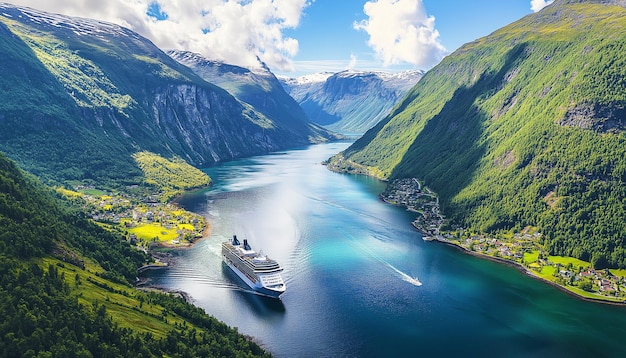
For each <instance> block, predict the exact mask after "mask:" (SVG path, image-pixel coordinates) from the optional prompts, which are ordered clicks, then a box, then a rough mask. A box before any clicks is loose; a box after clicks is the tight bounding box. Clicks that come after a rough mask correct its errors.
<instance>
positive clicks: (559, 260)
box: [548, 256, 590, 269]
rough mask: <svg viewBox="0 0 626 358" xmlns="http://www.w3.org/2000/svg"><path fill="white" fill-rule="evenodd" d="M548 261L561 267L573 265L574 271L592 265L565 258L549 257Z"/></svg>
mask: <svg viewBox="0 0 626 358" xmlns="http://www.w3.org/2000/svg"><path fill="white" fill-rule="evenodd" d="M548 261H551V262H553V263H555V264H560V265H561V266H567V265H569V264H572V267H573V268H574V269H577V268H578V267H581V268H583V269H586V268H588V267H589V265H590V264H589V262H586V261H583V260H579V259H575V258H573V257H565V256H548Z"/></svg>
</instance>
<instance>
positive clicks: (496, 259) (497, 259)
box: [411, 225, 626, 307]
mask: <svg viewBox="0 0 626 358" xmlns="http://www.w3.org/2000/svg"><path fill="white" fill-rule="evenodd" d="M411 226H413V227H414V228H415V226H414V225H411ZM418 231H419V230H418ZM420 233H421V234H422V235H423V233H422V232H421V231H420ZM424 241H430V242H432V241H434V242H438V243H441V244H444V245H447V246H452V247H455V248H456V249H458V250H461V251H463V252H464V253H466V254H468V255H471V256H474V257H478V258H481V259H487V260H489V261H492V262H497V263H500V264H504V265H507V266H510V267H513V268H515V269H517V270H518V271H520V272H521V273H523V274H525V275H526V276H528V277H531V278H533V279H537V280H539V281H541V282H544V283H547V284H548V285H550V286H552V287H555V288H557V289H558V290H559V291H561V292H564V293H566V294H568V295H570V296H572V297H575V298H578V299H580V300H583V301H587V302H592V303H598V304H605V305H606V304H609V305H613V306H621V307H626V301H622V302H618V301H609V300H603V299H601V298H592V297H585V296H582V295H580V294H578V293H576V292H573V291H570V290H568V289H567V288H565V287H563V286H561V285H559V284H557V283H555V282H552V281H550V280H546V279H545V278H543V277H540V276H538V275H537V274H535V273H534V272H533V271H532V270H529V269H528V268H527V267H526V266H524V265H522V264H520V263H518V262H514V261H511V260H508V259H505V258H502V257H495V256H489V255H485V254H481V253H479V252H475V251H470V250H468V249H466V248H464V247H462V246H459V245H457V244H455V243H453V242H450V241H447V240H445V239H439V238H436V237H433V238H431V239H429V240H424Z"/></svg>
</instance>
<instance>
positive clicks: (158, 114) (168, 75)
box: [0, 3, 329, 183]
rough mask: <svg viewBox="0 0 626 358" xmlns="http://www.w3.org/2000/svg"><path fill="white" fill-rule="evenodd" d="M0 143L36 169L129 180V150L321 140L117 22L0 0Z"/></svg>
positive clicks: (249, 149) (207, 155) (195, 159)
mask: <svg viewBox="0 0 626 358" xmlns="http://www.w3.org/2000/svg"><path fill="white" fill-rule="evenodd" d="M0 10H1V11H0V150H2V151H4V152H5V153H6V154H7V155H8V156H9V157H10V158H12V159H13V160H15V161H16V162H18V163H19V165H20V166H21V167H22V168H25V169H27V170H28V171H29V172H31V173H34V174H36V175H38V176H40V177H42V178H51V179H56V180H59V179H65V180H67V179H71V180H95V181H99V182H102V181H111V182H116V183H136V182H137V181H138V180H137V178H136V177H138V176H141V171H140V170H139V168H137V166H136V163H135V161H134V160H133V158H132V154H133V153H136V152H138V151H142V150H147V151H150V152H153V153H157V154H159V155H161V156H163V157H165V158H171V157H174V156H178V157H180V158H183V159H184V160H186V161H187V162H189V163H190V164H192V165H195V166H205V165H210V164H213V163H215V162H219V161H223V160H229V159H233V158H237V157H243V156H247V155H254V154H261V153H267V152H269V151H272V150H279V149H284V148H288V147H292V146H299V145H305V144H308V143H310V142H312V140H311V138H314V139H315V140H316V141H323V140H326V139H327V138H329V137H326V136H325V135H326V134H327V132H325V131H319V132H318V131H316V130H315V128H312V127H309V126H305V125H303V126H300V127H298V128H299V130H300V131H294V130H293V128H294V126H293V125H290V126H289V127H286V126H285V125H284V124H281V123H279V122H277V121H275V120H273V119H272V118H268V117H266V116H264V115H263V114H261V113H260V112H258V111H256V110H255V109H254V108H252V107H250V106H249V105H246V104H243V103H241V102H239V101H238V100H237V99H235V98H234V97H233V96H231V95H230V94H228V93H227V92H226V91H225V90H223V89H221V88H219V87H217V86H215V85H213V84H210V83H208V82H206V81H205V80H203V79H202V78H200V77H199V76H198V75H196V74H195V73H194V72H193V71H192V70H190V69H189V68H187V67H185V66H183V65H181V64H179V63H178V62H176V61H175V60H173V59H172V58H170V57H169V56H167V55H166V54H165V53H164V52H163V51H161V50H160V49H159V48H157V47H156V46H155V45H154V44H152V43H151V42H150V41H149V40H147V39H145V38H143V37H141V36H140V35H138V34H137V33H134V32H132V31H130V30H128V29H126V28H123V27H120V26H117V25H113V24H110V23H105V22H99V21H95V20H89V19H80V18H72V17H67V16H62V15H54V14H49V13H45V12H41V11H37V10H34V9H30V8H23V7H16V6H13V5H10V4H4V3H3V4H0Z"/></svg>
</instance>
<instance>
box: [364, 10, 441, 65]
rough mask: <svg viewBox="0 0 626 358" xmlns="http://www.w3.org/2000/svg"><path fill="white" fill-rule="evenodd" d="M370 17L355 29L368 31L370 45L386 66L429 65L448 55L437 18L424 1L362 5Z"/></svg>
mask: <svg viewBox="0 0 626 358" xmlns="http://www.w3.org/2000/svg"><path fill="white" fill-rule="evenodd" d="M363 11H364V12H365V14H366V15H367V16H368V19H367V20H363V21H361V22H355V23H354V28H355V29H357V30H364V31H366V32H367V33H368V34H369V36H370V38H369V41H368V45H369V46H370V47H371V48H372V49H373V50H374V51H375V52H376V53H377V55H378V56H379V57H380V58H381V59H382V60H383V63H384V64H385V66H390V65H396V64H401V63H410V64H413V65H415V66H420V67H430V66H433V65H435V64H436V63H438V62H439V61H440V60H441V59H442V58H443V56H444V55H445V54H446V49H445V48H444V47H443V45H442V44H441V43H440V42H439V40H438V37H439V32H438V31H437V30H436V29H435V18H434V17H432V16H430V17H429V16H428V15H427V14H426V9H425V8H424V4H423V3H422V0H376V1H368V2H366V3H365V5H364V6H363Z"/></svg>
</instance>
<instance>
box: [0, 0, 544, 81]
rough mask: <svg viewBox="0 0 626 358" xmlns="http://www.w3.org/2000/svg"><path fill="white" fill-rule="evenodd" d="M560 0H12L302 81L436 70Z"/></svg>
mask: <svg viewBox="0 0 626 358" xmlns="http://www.w3.org/2000/svg"><path fill="white" fill-rule="evenodd" d="M552 1H553V0H369V1H367V0H106V1H102V0H45V1H42V0H12V1H11V0H9V1H8V2H9V3H13V4H15V5H22V6H28V7H32V8H36V9H39V10H44V11H48V12H53V13H60V14H65V15H69V16H79V17H87V18H93V19H98V20H103V21H108V22H113V23H116V24H119V25H122V26H125V27H128V28H130V29H132V30H134V31H136V32H138V33H139V34H141V35H143V36H145V37H147V38H148V39H150V40H151V41H152V42H154V43H155V44H156V45H157V46H159V47H161V48H162V49H163V50H170V49H177V50H188V51H193V52H197V53H200V54H201V55H203V56H205V57H207V58H209V59H212V60H219V61H223V62H226V63H230V64H234V65H239V66H246V67H258V66H259V60H260V61H263V62H264V63H265V64H267V65H268V66H269V67H270V69H271V70H272V71H273V72H274V73H276V74H279V75H284V76H289V77H296V76H300V75H305V74H310V73H316V72H338V71H342V70H346V69H355V70H382V71H389V72H396V71H400V70H408V69H418V70H429V69H430V68H432V67H433V66H435V65H436V64H437V63H439V61H441V59H442V58H443V57H445V56H446V55H448V54H450V53H452V52H454V51H455V50H456V49H458V48H459V47H460V46H462V45H463V44H464V43H467V42H471V41H473V40H476V39H478V38H480V37H483V36H486V35H488V34H490V33H491V32H493V31H495V30H497V29H498V28H500V27H503V26H505V25H507V24H509V23H511V22H514V21H516V20H518V19H520V18H522V17H523V16H526V15H528V14H531V13H533V12H536V11H540V10H541V9H542V8H543V7H545V6H547V5H549V4H550V3H551V2H552Z"/></svg>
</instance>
